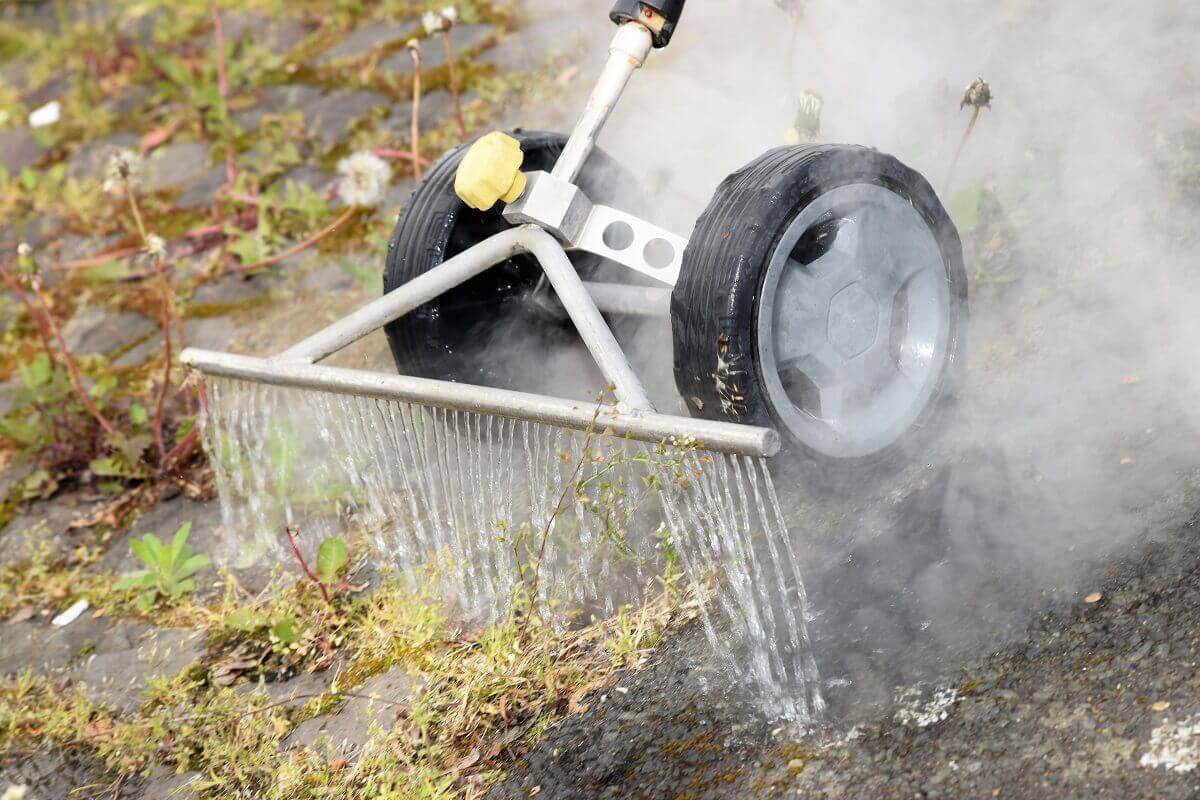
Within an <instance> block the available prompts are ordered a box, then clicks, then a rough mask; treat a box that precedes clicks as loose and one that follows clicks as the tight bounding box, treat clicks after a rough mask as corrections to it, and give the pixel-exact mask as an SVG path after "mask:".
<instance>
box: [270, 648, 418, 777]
mask: <svg viewBox="0 0 1200 800" xmlns="http://www.w3.org/2000/svg"><path fill="white" fill-rule="evenodd" d="M420 687H421V682H420V680H419V679H417V678H415V677H413V676H411V675H409V674H408V673H407V672H406V671H405V670H404V669H403V668H402V667H393V668H392V669H390V670H388V671H387V672H385V673H383V674H381V675H377V676H375V677H374V678H372V679H371V680H369V681H367V682H366V683H364V684H363V685H362V686H359V687H358V688H356V689H355V690H354V694H355V695H356V696H355V697H352V698H350V699H348V700H347V701H346V704H345V705H344V706H342V708H341V710H340V711H338V712H337V713H336V714H326V715H323V716H320V717H313V718H312V719H309V720H306V721H304V722H302V723H300V725H298V726H297V727H296V729H295V730H294V731H292V732H291V734H289V735H288V737H287V739H286V740H284V746H285V747H313V748H317V749H320V750H322V751H324V752H325V753H326V754H327V755H329V756H330V757H333V756H339V757H346V758H348V759H350V760H352V759H353V757H354V756H355V755H356V753H357V752H358V750H359V749H360V748H362V746H363V745H364V744H366V743H367V741H368V740H369V739H370V736H371V730H372V728H374V727H378V728H380V729H382V730H384V731H389V730H391V729H392V727H393V726H394V725H395V724H396V720H398V719H399V718H400V713H401V712H402V711H403V710H404V708H405V707H407V705H408V704H409V703H410V702H411V701H412V699H413V698H414V697H415V696H416V693H417V692H418V691H420ZM366 698H376V699H373V700H371V699H366Z"/></svg>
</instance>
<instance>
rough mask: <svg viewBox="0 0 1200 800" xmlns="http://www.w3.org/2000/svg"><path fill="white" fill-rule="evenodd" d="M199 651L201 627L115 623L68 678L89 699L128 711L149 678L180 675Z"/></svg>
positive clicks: (135, 705)
mask: <svg viewBox="0 0 1200 800" xmlns="http://www.w3.org/2000/svg"><path fill="white" fill-rule="evenodd" d="M67 627H68V628H70V627H71V626H70V625H68V626H67ZM203 653H204V632H203V631H189V630H180V629H175V628H156V627H154V626H152V625H147V624H145V623H141V622H127V621H125V622H118V623H117V624H116V625H115V626H114V627H113V628H111V629H110V630H109V631H108V632H107V635H106V636H105V637H104V638H103V639H102V640H100V641H99V642H97V643H96V645H95V650H94V651H93V652H91V653H90V654H88V655H86V656H84V658H83V659H82V661H81V662H80V663H79V664H78V665H77V666H75V667H74V668H73V669H72V670H71V672H70V676H71V678H72V680H73V681H74V682H75V684H76V685H77V686H78V687H79V688H80V690H81V691H83V693H84V694H85V695H87V696H88V697H89V698H90V699H91V700H92V701H93V702H96V703H101V704H103V705H106V706H108V707H110V708H113V709H115V710H117V711H119V712H124V713H128V712H131V711H134V710H136V709H137V708H138V706H140V705H141V704H142V701H143V697H142V695H143V692H145V690H146V688H147V687H148V686H149V685H150V682H151V681H152V680H155V679H158V678H169V677H173V676H175V675H178V674H179V672H180V671H181V670H183V669H184V668H185V667H186V666H188V665H189V664H191V663H192V662H193V661H195V660H196V659H198V658H199V657H200V656H201V655H203Z"/></svg>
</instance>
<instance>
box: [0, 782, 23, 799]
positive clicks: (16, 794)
mask: <svg viewBox="0 0 1200 800" xmlns="http://www.w3.org/2000/svg"><path fill="white" fill-rule="evenodd" d="M28 792H29V787H28V786H26V785H24V784H15V783H10V784H9V785H8V788H7V789H5V790H4V794H3V795H0V800H25V795H26V794H27V793H28Z"/></svg>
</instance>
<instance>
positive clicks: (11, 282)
mask: <svg viewBox="0 0 1200 800" xmlns="http://www.w3.org/2000/svg"><path fill="white" fill-rule="evenodd" d="M0 279H3V280H4V283H5V285H6V286H8V288H9V291H11V292H12V293H13V294H15V295H16V296H17V298H18V299H20V301H21V305H23V306H25V313H26V314H28V315H29V318H30V319H31V320H33V326H34V327H35V328H37V333H38V340H39V341H41V343H42V349H43V350H44V351H46V357H47V358H49V359H50V363H51V364H53V363H54V361H55V360H56V359H55V358H54V348H53V347H52V346H51V345H50V338H49V333H47V331H46V323H45V321H44V320H43V319H42V315H41V314H40V313H38V310H37V309H36V308H34V307H33V303H31V302H30V301H29V297H28V296H27V295H26V294H25V290H24V289H22V288H21V284H20V283H19V282H18V281H17V279H16V278H15V277H14V276H13V275H12V274H10V273H9V271H8V270H7V269H6V268H5V267H3V266H0Z"/></svg>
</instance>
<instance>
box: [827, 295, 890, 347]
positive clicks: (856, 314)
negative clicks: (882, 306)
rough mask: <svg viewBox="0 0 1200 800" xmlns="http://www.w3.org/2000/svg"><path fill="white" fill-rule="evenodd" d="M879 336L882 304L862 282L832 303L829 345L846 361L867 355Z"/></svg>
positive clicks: (835, 297)
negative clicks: (863, 354) (880, 307)
mask: <svg viewBox="0 0 1200 800" xmlns="http://www.w3.org/2000/svg"><path fill="white" fill-rule="evenodd" d="M878 335H879V304H878V303H877V302H875V298H874V297H872V296H871V295H870V293H869V292H867V290H866V289H864V288H863V287H862V285H861V284H859V283H852V284H850V285H849V286H847V287H846V288H845V289H842V290H841V291H840V292H838V293H837V294H835V295H834V296H833V299H832V300H831V301H830V303H829V343H830V344H831V345H833V347H834V349H835V350H837V351H838V352H839V353H841V354H842V355H843V356H845V357H846V358H854V357H855V356H857V355H861V354H862V353H865V352H866V351H867V350H869V349H870V348H871V345H873V344H875V339H876V337H877V336H878Z"/></svg>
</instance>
